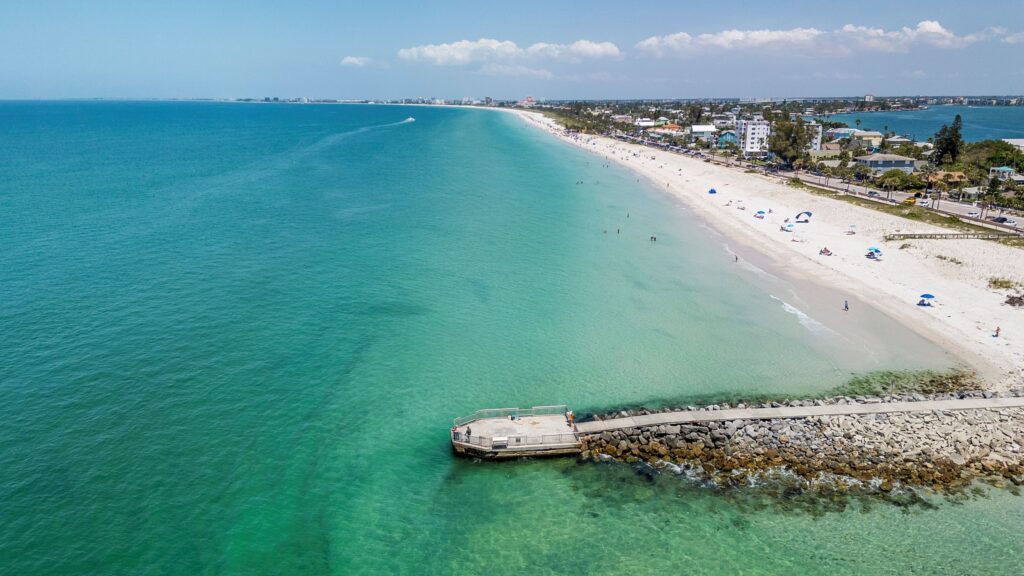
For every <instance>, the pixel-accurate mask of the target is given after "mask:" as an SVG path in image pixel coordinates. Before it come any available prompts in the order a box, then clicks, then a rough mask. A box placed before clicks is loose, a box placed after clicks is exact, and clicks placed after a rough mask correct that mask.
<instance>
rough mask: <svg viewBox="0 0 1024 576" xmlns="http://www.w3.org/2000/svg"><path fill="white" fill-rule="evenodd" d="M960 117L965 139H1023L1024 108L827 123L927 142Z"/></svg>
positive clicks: (839, 117) (881, 115) (944, 109)
mask: <svg viewBox="0 0 1024 576" xmlns="http://www.w3.org/2000/svg"><path fill="white" fill-rule="evenodd" d="M957 114H959V115H960V118H961V120H962V121H963V129H962V131H961V133H962V134H963V138H964V140H966V141H968V142H976V141H978V140H1001V139H1003V138H1024V106H931V107H929V108H928V109H927V110H912V111H905V112H870V113H867V114H834V115H832V116H828V117H827V119H828V120H835V121H837V122H846V123H847V124H848V125H849V126H850V127H854V128H855V127H856V121H857V120H858V119H860V121H861V125H860V127H861V129H862V130H878V131H883V130H885V129H886V127H888V129H889V131H892V132H895V133H897V134H900V135H903V136H909V137H912V138H914V139H915V140H919V141H925V140H927V139H928V138H931V137H932V136H934V135H935V133H936V132H938V131H939V128H942V125H943V124H952V123H953V119H954V118H955V117H956V115H957Z"/></svg>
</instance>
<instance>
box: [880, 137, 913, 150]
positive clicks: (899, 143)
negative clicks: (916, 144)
mask: <svg viewBox="0 0 1024 576" xmlns="http://www.w3.org/2000/svg"><path fill="white" fill-rule="evenodd" d="M885 143H886V144H888V145H890V146H892V147H893V148H902V147H903V146H907V145H909V144H913V141H912V140H911V139H910V138H906V137H904V136H893V137H892V138H886V139H885Z"/></svg>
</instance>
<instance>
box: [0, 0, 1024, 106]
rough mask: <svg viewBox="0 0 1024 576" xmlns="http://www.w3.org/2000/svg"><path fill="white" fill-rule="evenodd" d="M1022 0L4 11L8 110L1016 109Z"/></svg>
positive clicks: (128, 6)
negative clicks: (901, 99)
mask: <svg viewBox="0 0 1024 576" xmlns="http://www.w3.org/2000/svg"><path fill="white" fill-rule="evenodd" d="M1022 62H1024V0H1003V1H1001V0H993V1H989V2H983V3H977V2H966V1H963V0H958V1H955V2H954V1H947V0H929V1H927V2H919V1H916V0H902V1H899V2H894V1H892V0H890V1H888V2H879V1H875V0H858V1H856V2H849V1H847V2H842V3H834V4H833V3H831V2H828V1H827V0H816V1H805V0H795V1H786V0H775V1H773V2H770V3H768V2H764V3H756V2H753V1H749V0H748V1H747V2H741V1H734V0H719V1H716V2H707V1H703V2H689V1H686V0H675V1H646V0H633V1H622V0H619V1H615V2H612V1H606V0H590V1H587V2H560V1H557V0H548V1H546V2H534V1H532V0H519V1H502V2H497V1H481V0H476V1H472V2H462V1H445V2H441V1H438V2H406V1H401V0H387V1H377V2H367V1H365V0H363V1H360V2H343V1H337V0H336V1H332V2H329V1H301V0H296V1H284V0H276V1H272V2H268V1H263V0H248V1H245V2H242V1H233V0H227V1H213V0H206V1H202V2H199V1H192V0H176V1H172V2H167V1H160V2H152V1H149V0H135V1H107V0H93V1H89V2H81V1H68V2H61V1H50V0H35V1H31V2H16V1H15V0H9V1H7V2H4V3H3V7H2V10H0V99H36V98H41V99H45V98H93V97H104V98H241V97H259V98H262V97H265V96H278V97H298V96H305V97H310V98H340V99H381V98H417V97H423V98H464V97H468V98H483V97H485V96H491V97H494V98H502V99H508V98H516V99H518V98H523V97H525V96H527V95H531V96H533V97H534V98H537V99H571V98H581V99H584V98H589V99H604V98H704V97H738V98H770V97H800V96H854V95H862V94H867V93H872V94H876V95H919V94H937V95H982V94H984V95H988V94H1021V93H1024V64H1021V63H1022Z"/></svg>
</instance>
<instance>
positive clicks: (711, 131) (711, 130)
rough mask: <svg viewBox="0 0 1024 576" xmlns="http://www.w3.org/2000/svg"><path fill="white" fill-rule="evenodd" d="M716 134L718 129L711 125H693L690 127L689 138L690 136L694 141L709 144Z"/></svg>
mask: <svg viewBox="0 0 1024 576" xmlns="http://www.w3.org/2000/svg"><path fill="white" fill-rule="evenodd" d="M717 132H718V128H715V126H714V125H713V124H694V125H693V126H690V136H692V137H693V139H694V140H703V141H705V142H710V141H711V140H712V139H713V138H714V137H715V133H717Z"/></svg>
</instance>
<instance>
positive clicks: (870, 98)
mask: <svg viewBox="0 0 1024 576" xmlns="http://www.w3.org/2000/svg"><path fill="white" fill-rule="evenodd" d="M864 101H865V102H874V101H875V95H874V94H865V95H864Z"/></svg>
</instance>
